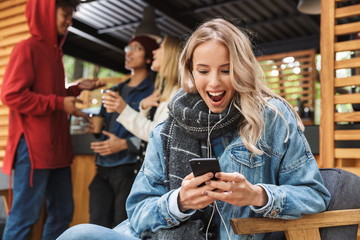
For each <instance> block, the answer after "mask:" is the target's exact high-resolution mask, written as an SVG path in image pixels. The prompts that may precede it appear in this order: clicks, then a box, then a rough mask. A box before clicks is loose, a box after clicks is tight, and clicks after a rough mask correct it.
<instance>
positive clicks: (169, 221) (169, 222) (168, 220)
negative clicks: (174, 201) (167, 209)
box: [165, 217, 172, 225]
mask: <svg viewBox="0 0 360 240" xmlns="http://www.w3.org/2000/svg"><path fill="white" fill-rule="evenodd" d="M165 220H166V222H167V223H168V224H169V225H172V222H171V220H170V219H169V218H168V217H165Z"/></svg>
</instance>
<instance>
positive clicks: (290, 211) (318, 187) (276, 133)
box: [252, 102, 330, 219]
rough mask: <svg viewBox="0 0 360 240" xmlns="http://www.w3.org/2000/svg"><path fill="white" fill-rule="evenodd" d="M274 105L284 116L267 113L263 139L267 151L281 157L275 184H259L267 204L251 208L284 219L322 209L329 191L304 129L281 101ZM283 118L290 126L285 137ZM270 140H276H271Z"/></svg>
mask: <svg viewBox="0 0 360 240" xmlns="http://www.w3.org/2000/svg"><path fill="white" fill-rule="evenodd" d="M281 105H282V106H281ZM277 108H278V109H279V111H280V112H281V113H282V115H283V116H284V118H285V119H282V118H281V117H280V115H278V116H273V115H271V114H272V113H271V114H269V113H268V117H269V118H268V121H267V127H266V129H267V130H269V131H270V134H267V136H268V137H267V139H266V142H267V143H269V145H271V150H270V151H272V152H273V154H274V155H277V156H279V158H280V159H281V163H280V169H279V172H278V184H276V185H275V184H259V185H261V186H262V187H263V188H264V189H265V190H266V192H267V193H268V195H270V204H268V206H267V207H265V208H262V209H257V208H254V207H252V209H253V210H254V211H255V212H257V213H260V214H261V215H263V216H264V217H272V218H283V219H294V218H299V217H301V216H302V215H303V214H313V213H318V212H322V211H325V210H326V208H327V206H328V204H329V202H330V193H329V192H328V190H327V189H326V187H325V185H324V183H323V180H322V178H321V175H320V171H319V169H318V166H317V163H316V160H315V158H314V156H313V155H312V153H311V150H310V146H309V144H308V142H307V140H306V138H305V136H304V133H303V132H302V131H301V130H300V129H299V128H298V126H297V123H296V119H295V117H294V115H293V113H292V112H291V111H290V110H289V109H288V107H287V106H285V104H284V103H282V102H281V103H279V105H277ZM273 119H275V120H273ZM284 120H286V122H287V124H288V126H289V136H288V139H287V140H286V141H284V140H285V139H286V134H287V129H286V125H285V124H284ZM279 141H281V142H279ZM273 142H277V143H276V144H272V143H273Z"/></svg>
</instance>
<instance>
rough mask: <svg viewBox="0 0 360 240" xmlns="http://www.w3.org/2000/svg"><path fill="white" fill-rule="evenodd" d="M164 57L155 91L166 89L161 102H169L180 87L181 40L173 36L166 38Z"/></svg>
mask: <svg viewBox="0 0 360 240" xmlns="http://www.w3.org/2000/svg"><path fill="white" fill-rule="evenodd" d="M163 44H164V45H163V47H164V56H163V59H162V62H161V65H160V70H159V72H158V74H157V77H156V81H155V89H161V88H162V87H164V89H163V91H162V94H161V97H160V101H161V102H162V101H167V100H169V98H170V97H171V94H172V93H173V92H174V89H178V88H179V87H180V86H179V75H178V71H179V69H178V66H179V56H180V52H181V47H180V40H179V39H178V38H175V37H172V36H166V37H165V38H164V42H163Z"/></svg>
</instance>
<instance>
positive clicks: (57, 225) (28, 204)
mask: <svg viewBox="0 0 360 240" xmlns="http://www.w3.org/2000/svg"><path fill="white" fill-rule="evenodd" d="M79 3H80V1H79V0H56V1H55V0H49V1H40V0H29V1H28V2H27V5H26V10H25V15H26V18H27V22H28V25H29V29H30V33H31V36H30V37H29V38H28V39H26V40H24V41H21V42H20V43H19V44H17V45H16V46H15V48H14V50H13V52H12V55H11V58H10V61H9V64H8V65H7V69H6V72H5V76H4V81H3V84H2V89H1V90H2V91H1V100H2V102H3V103H4V104H6V105H7V106H8V107H9V108H10V114H9V116H10V118H9V136H8V141H7V146H6V155H5V159H4V166H3V168H2V171H3V172H4V173H6V174H8V175H10V174H11V173H12V170H13V169H14V170H15V171H14V180H13V202H12V206H11V210H10V214H9V217H8V219H7V221H6V226H5V230H4V234H3V239H17V240H22V239H27V238H28V237H29V234H30V229H31V227H32V226H33V225H34V224H35V223H36V222H37V221H38V219H39V216H40V214H41V209H42V206H43V203H44V198H45V199H46V212H47V218H46V222H45V225H44V230H43V234H42V238H43V239H55V238H56V237H57V236H59V235H60V234H61V233H62V232H63V231H65V230H66V229H67V228H68V227H69V224H70V221H71V220H72V217H73V196H72V184H71V171H70V164H71V162H72V159H73V149H72V144H71V137H70V131H69V127H70V126H69V119H68V117H69V116H68V114H72V115H75V116H81V117H84V118H88V116H87V115H86V114H84V113H82V112H81V111H80V110H79V109H77V108H76V107H75V101H76V98H75V96H77V95H79V93H80V92H81V90H85V89H87V90H89V89H93V88H95V87H96V85H97V84H96V81H92V80H89V79H86V80H83V81H81V82H79V83H78V84H77V85H74V86H72V87H69V88H68V89H66V88H65V76H64V68H63V63H62V45H63V43H64V41H65V36H66V33H67V29H68V27H69V26H70V25H71V24H72V20H71V18H72V15H73V11H74V10H75V9H76V7H77V5H78V4H79Z"/></svg>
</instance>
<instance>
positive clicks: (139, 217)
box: [126, 125, 188, 234]
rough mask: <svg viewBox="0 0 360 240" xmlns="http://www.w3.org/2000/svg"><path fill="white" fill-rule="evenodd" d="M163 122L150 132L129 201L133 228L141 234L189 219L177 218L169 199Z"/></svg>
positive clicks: (169, 226) (127, 207)
mask: <svg viewBox="0 0 360 240" xmlns="http://www.w3.org/2000/svg"><path fill="white" fill-rule="evenodd" d="M161 126H162V125H159V126H157V127H156V128H155V129H154V131H153V132H152V133H151V135H150V140H149V144H148V147H147V151H146V155H145V160H144V164H143V166H142V168H141V170H140V171H139V173H138V175H137V177H136V180H135V182H134V184H133V188H132V190H131V192H130V195H129V197H128V199H127V202H126V210H127V214H128V217H129V221H130V225H131V228H132V229H133V230H134V231H135V232H136V233H137V234H141V233H142V232H144V231H146V230H150V231H152V232H154V231H156V230H158V229H160V228H171V227H174V226H177V225H179V224H180V222H181V221H185V220H187V219H188V218H185V219H177V218H176V217H175V216H174V215H172V214H171V213H170V210H169V200H168V199H169V196H170V194H171V193H172V192H173V191H168V190H167V187H166V186H165V164H164V154H163V150H162V146H163V145H162V142H161V138H160V129H161Z"/></svg>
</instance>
